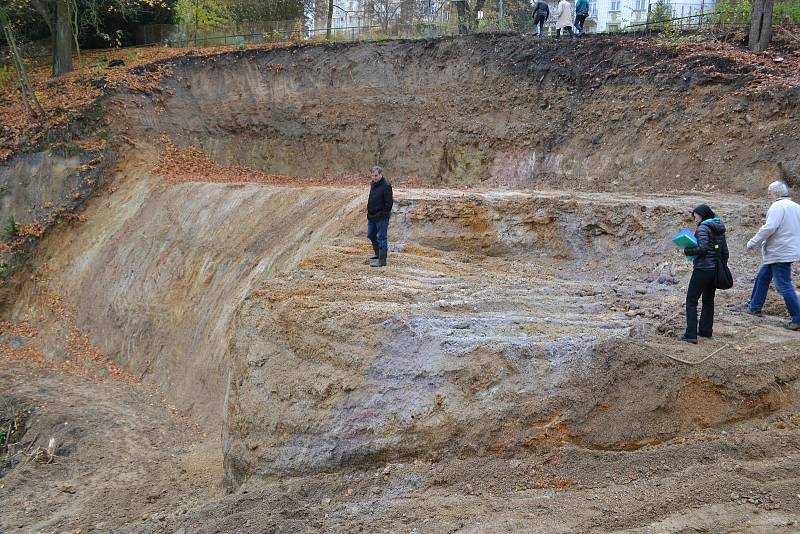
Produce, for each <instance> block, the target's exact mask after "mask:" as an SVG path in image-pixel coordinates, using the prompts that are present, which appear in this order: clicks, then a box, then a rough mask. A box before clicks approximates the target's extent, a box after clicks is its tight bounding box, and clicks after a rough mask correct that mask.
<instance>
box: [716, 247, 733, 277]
mask: <svg viewBox="0 0 800 534" xmlns="http://www.w3.org/2000/svg"><path fill="white" fill-rule="evenodd" d="M722 239H725V237H724V236H723V237H722ZM714 250H715V251H716V252H717V260H716V261H717V273H716V280H715V281H714V282H715V284H714V285H716V286H717V289H730V288H732V287H733V275H732V274H731V270H730V269H728V264H727V263H726V262H725V260H723V259H722V249H721V248H720V246H719V243H718V242H717V238H716V236H715V237H714Z"/></svg>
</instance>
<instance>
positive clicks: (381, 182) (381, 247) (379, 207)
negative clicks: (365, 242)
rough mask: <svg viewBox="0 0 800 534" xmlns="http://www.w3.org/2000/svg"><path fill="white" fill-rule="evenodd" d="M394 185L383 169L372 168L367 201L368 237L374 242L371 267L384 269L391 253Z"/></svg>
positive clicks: (376, 166)
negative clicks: (390, 240)
mask: <svg viewBox="0 0 800 534" xmlns="http://www.w3.org/2000/svg"><path fill="white" fill-rule="evenodd" d="M393 203H394V199H393V198H392V184H390V183H389V180H387V179H386V177H385V176H384V175H383V169H382V168H381V167H380V166H378V165H375V166H374V167H372V181H371V183H370V185H369V200H368V201H367V237H369V240H370V241H372V250H373V251H374V252H375V254H374V255H373V256H371V257H370V259H371V260H375V261H373V262H372V263H370V266H371V267H384V266H385V265H386V255H387V253H388V252H389V215H391V213H392V204H393Z"/></svg>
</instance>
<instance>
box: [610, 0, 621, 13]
mask: <svg viewBox="0 0 800 534" xmlns="http://www.w3.org/2000/svg"><path fill="white" fill-rule="evenodd" d="M609 11H619V0H611V9H609Z"/></svg>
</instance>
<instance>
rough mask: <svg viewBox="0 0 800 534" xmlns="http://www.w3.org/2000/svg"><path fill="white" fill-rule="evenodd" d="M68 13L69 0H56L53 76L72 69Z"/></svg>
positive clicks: (70, 27) (70, 25)
mask: <svg viewBox="0 0 800 534" xmlns="http://www.w3.org/2000/svg"><path fill="white" fill-rule="evenodd" d="M69 15H70V9H69V0H56V24H55V27H56V32H55V35H54V36H53V76H61V75H62V74H64V73H65V72H70V71H71V70H72V24H71V21H70V16H69Z"/></svg>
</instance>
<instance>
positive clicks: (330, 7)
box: [325, 0, 333, 40]
mask: <svg viewBox="0 0 800 534" xmlns="http://www.w3.org/2000/svg"><path fill="white" fill-rule="evenodd" d="M331 26H333V0H328V30H327V31H326V32H325V38H326V39H328V40H330V38H331Z"/></svg>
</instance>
